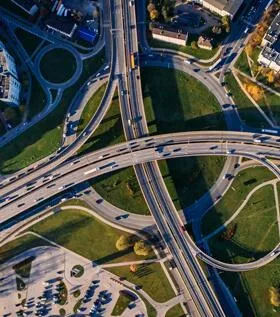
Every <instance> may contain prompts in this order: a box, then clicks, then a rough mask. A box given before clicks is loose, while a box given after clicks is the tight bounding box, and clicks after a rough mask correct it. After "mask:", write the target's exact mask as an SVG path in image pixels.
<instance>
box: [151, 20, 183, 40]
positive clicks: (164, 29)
mask: <svg viewBox="0 0 280 317" xmlns="http://www.w3.org/2000/svg"><path fill="white" fill-rule="evenodd" d="M152 32H153V33H154V34H160V35H164V36H167V37H172V38H177V39H178V38H182V39H185V37H186V35H188V33H186V32H184V31H183V30H181V29H176V28H172V27H170V26H167V25H162V24H160V23H153V24H152Z"/></svg>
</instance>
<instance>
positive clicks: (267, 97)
mask: <svg viewBox="0 0 280 317" xmlns="http://www.w3.org/2000/svg"><path fill="white" fill-rule="evenodd" d="M238 77H239V79H240V80H241V82H242V83H253V82H252V81H250V80H249V79H248V78H245V77H244V76H242V75H239V76H238ZM253 84H254V85H257V84H256V83H253ZM257 86H258V87H260V86H259V85H257ZM260 89H262V88H261V87H260ZM263 92H264V97H263V98H262V99H261V100H259V101H257V103H258V104H259V106H260V107H261V108H262V110H263V111H264V112H265V113H266V115H267V116H268V117H269V118H270V119H273V118H274V119H275V120H276V122H277V124H279V122H280V110H279V105H280V97H279V96H277V95H276V94H274V93H271V92H270V91H268V90H267V89H263Z"/></svg>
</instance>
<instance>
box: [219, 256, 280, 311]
mask: <svg viewBox="0 0 280 317" xmlns="http://www.w3.org/2000/svg"><path fill="white" fill-rule="evenodd" d="M279 268H280V259H279V258H278V259H276V260H274V261H273V262H272V263H271V264H267V265H265V266H264V267H262V268H259V269H257V270H253V271H248V272H244V273H231V272H224V273H222V274H220V276H221V277H222V279H223V280H224V281H225V282H226V284H227V286H228V287H229V289H230V291H231V292H232V294H233V296H234V297H235V298H236V299H237V304H238V306H239V308H240V310H241V312H242V313H243V316H256V317H273V316H278V315H279V312H278V313H275V312H273V310H272V308H273V307H272V305H271V303H270V300H269V293H268V289H269V287H270V286H272V285H273V286H276V287H279V281H280V270H279Z"/></svg>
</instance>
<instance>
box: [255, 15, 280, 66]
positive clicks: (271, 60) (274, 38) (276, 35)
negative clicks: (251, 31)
mask: <svg viewBox="0 0 280 317" xmlns="http://www.w3.org/2000/svg"><path fill="white" fill-rule="evenodd" d="M262 46H263V49H262V51H261V53H260V55H259V57H258V62H259V63H260V64H262V65H264V66H266V67H269V68H271V69H273V70H275V71H276V72H279V71H280V12H279V13H278V14H277V16H276V17H275V18H274V20H273V21H272V23H271V25H270V27H269V28H268V30H267V32H266V34H265V36H264V37H263V40H262Z"/></svg>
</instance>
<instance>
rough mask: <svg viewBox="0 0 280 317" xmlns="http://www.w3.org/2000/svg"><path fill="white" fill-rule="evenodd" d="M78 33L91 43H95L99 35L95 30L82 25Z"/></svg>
mask: <svg viewBox="0 0 280 317" xmlns="http://www.w3.org/2000/svg"><path fill="white" fill-rule="evenodd" d="M78 35H79V37H80V38H81V39H83V40H85V41H87V42H89V43H93V42H94V41H95V39H96V36H97V34H96V32H95V31H94V30H89V29H88V28H85V27H80V28H79V29H78Z"/></svg>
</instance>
